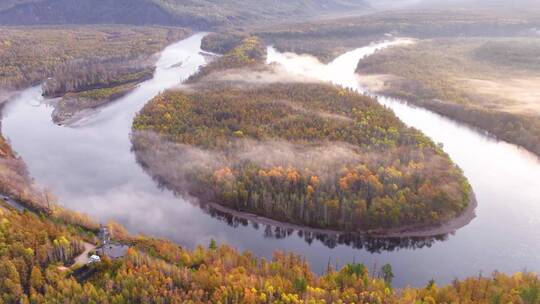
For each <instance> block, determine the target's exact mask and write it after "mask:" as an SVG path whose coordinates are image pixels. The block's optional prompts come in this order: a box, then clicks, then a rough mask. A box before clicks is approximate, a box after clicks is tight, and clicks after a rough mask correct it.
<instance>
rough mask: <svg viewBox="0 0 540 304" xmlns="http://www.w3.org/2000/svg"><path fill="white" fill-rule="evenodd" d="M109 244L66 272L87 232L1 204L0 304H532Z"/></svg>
mask: <svg viewBox="0 0 540 304" xmlns="http://www.w3.org/2000/svg"><path fill="white" fill-rule="evenodd" d="M111 228H113V229H111V232H112V237H113V239H115V240H117V241H122V242H124V243H128V244H130V245H131V248H130V249H129V250H128V252H127V254H126V255H125V256H124V257H122V258H120V259H117V260H110V259H108V258H104V259H103V260H102V262H101V263H98V264H92V265H87V266H82V267H81V268H77V267H72V268H71V269H68V268H65V267H62V266H63V265H66V264H67V265H69V264H70V263H71V260H72V258H73V257H74V256H75V255H77V254H79V253H80V252H81V251H82V249H81V242H82V241H83V240H93V239H94V238H95V236H94V233H93V232H92V231H88V230H84V229H81V228H78V227H75V226H72V225H69V224H66V223H64V222H58V221H54V220H51V219H49V218H48V217H46V216H43V215H42V216H38V215H35V214H33V213H29V212H23V213H20V212H18V211H15V210H12V209H10V208H9V207H7V206H5V205H4V204H3V202H0V275H1V277H2V280H1V281H0V303H6V304H15V303H60V302H61V303H370V304H373V303H523V304H538V303H539V302H540V279H539V278H538V276H537V275H535V274H532V273H516V274H514V275H512V276H508V275H505V274H501V273H494V274H493V275H492V276H489V277H484V276H477V277H473V278H468V279H465V280H462V281H459V280H455V281H454V282H453V283H452V284H450V285H447V286H441V287H439V286H437V284H436V283H435V282H433V281H431V282H427V284H426V286H425V287H422V288H404V289H394V288H392V277H393V273H392V268H391V266H390V265H384V266H383V267H382V268H381V269H377V270H376V271H374V272H371V273H370V272H369V271H368V267H366V266H365V265H363V264H361V263H352V264H346V265H344V266H343V267H342V268H341V269H336V268H333V267H332V266H330V265H329V267H328V269H327V271H326V272H325V274H323V275H316V274H314V273H313V272H311V271H310V270H309V266H308V265H307V264H306V262H305V261H304V260H303V259H302V258H301V257H299V256H297V255H294V254H292V253H289V254H287V253H282V252H276V253H275V254H274V256H273V258H272V259H270V260H266V259H264V258H257V257H255V256H253V255H252V254H250V253H249V252H243V253H240V252H238V251H236V250H234V249H233V248H231V247H229V246H226V245H221V246H218V245H217V244H216V243H215V242H213V241H212V242H211V243H210V245H209V246H208V248H203V247H200V246H199V247H197V248H195V249H194V250H186V249H183V248H181V247H179V246H177V245H175V244H173V243H171V242H169V241H165V240H157V239H152V238H147V237H143V236H138V237H133V236H130V235H129V234H127V233H125V231H123V230H122V228H121V227H119V226H117V225H112V226H111Z"/></svg>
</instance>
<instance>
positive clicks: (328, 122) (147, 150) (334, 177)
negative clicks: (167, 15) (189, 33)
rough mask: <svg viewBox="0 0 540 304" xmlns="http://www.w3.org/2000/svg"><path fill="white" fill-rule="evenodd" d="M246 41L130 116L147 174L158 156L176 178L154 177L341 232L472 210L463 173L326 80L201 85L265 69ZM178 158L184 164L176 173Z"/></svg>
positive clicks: (437, 219)
mask: <svg viewBox="0 0 540 304" xmlns="http://www.w3.org/2000/svg"><path fill="white" fill-rule="evenodd" d="M254 41H256V40H255V38H248V39H245V40H244V43H243V44H241V45H240V46H239V47H237V48H235V49H233V50H232V51H231V52H230V53H228V54H226V55H224V56H223V57H221V58H220V59H218V60H216V61H214V62H213V63H212V64H210V65H209V66H208V67H207V68H205V69H202V70H201V72H202V74H200V75H199V76H195V78H194V79H195V80H198V82H197V81H194V80H193V81H192V85H193V89H187V90H184V91H170V92H166V93H164V94H161V95H159V96H157V97H156V98H154V99H153V100H152V101H151V102H150V103H149V104H147V105H146V106H145V107H144V108H143V110H142V111H141V113H140V114H139V115H138V116H137V118H136V119H135V121H134V123H133V129H134V130H135V131H136V132H135V135H134V136H133V142H134V145H135V149H136V150H137V152H138V155H139V157H140V159H141V160H142V162H143V163H145V162H149V163H146V165H147V166H149V167H150V168H151V167H152V164H154V165H155V161H157V160H159V159H162V158H163V159H166V160H167V162H168V164H167V166H169V167H170V168H171V171H174V172H170V173H166V172H162V173H161V174H162V175H164V176H160V178H162V179H165V180H166V181H169V183H170V184H171V185H172V186H173V187H175V188H177V189H176V190H178V191H182V190H187V191H189V192H192V193H193V194H196V195H197V196H198V197H200V198H203V200H210V201H212V202H215V203H218V204H221V205H224V206H226V207H229V208H231V209H234V210H240V211H247V212H250V213H255V214H258V215H262V216H265V217H270V218H273V219H276V220H280V221H285V222H289V223H294V224H302V225H307V226H311V227H317V228H329V229H337V230H344V231H356V232H359V231H366V230H370V229H381V228H399V227H407V226H420V225H434V224H440V223H442V222H445V221H448V220H449V219H451V218H453V217H455V216H457V215H459V214H460V213H461V212H463V211H464V209H465V208H466V207H467V206H468V204H469V200H470V198H471V193H470V186H469V185H468V183H467V181H466V180H465V178H464V177H463V175H462V172H461V171H460V169H459V168H457V167H456V166H455V165H454V164H453V163H452V162H451V161H450V159H449V158H448V156H447V155H446V154H445V153H444V152H443V151H442V150H441V149H440V148H439V147H438V146H437V145H435V144H434V143H433V142H432V141H431V140H430V139H429V138H427V137H426V136H424V135H422V134H421V133H420V132H419V131H417V130H414V129H411V128H408V127H406V126H405V125H404V124H403V123H402V122H400V121H399V119H398V118H397V117H396V116H395V115H394V114H393V113H392V112H391V111H389V110H388V109H386V108H384V107H383V106H381V105H379V104H378V103H377V102H376V101H375V100H374V99H372V98H370V97H366V96H362V95H359V94H358V93H355V92H353V91H351V90H347V89H343V88H339V87H335V86H332V85H330V84H323V83H306V82H291V83H283V82H280V81H278V82H276V83H268V84H258V85H250V84H243V85H237V84H236V85H235V84H232V83H230V82H227V81H224V82H222V83H219V81H217V82H212V83H205V79H209V78H211V77H206V78H205V76H207V75H208V74H210V73H211V72H214V73H215V72H219V73H222V72H223V69H224V68H227V67H229V66H231V67H233V68H239V66H238V64H236V63H238V62H240V63H244V62H245V64H243V65H244V70H242V71H241V73H245V74H243V75H248V74H249V73H253V71H254V70H256V69H259V70H260V69H262V67H261V65H260V64H257V62H260V61H262V60H261V56H260V52H253V51H252V50H253V49H258V47H255V46H257V45H258V44H257V43H254ZM246 50H248V51H246ZM246 54H248V56H247V58H246V57H245V55H246ZM231 58H236V59H238V58H244V60H241V61H238V60H236V59H235V60H231ZM262 58H264V57H262ZM229 62H233V63H235V64H232V65H230V64H228V63H229ZM269 69H271V68H269ZM148 131H152V132H157V133H159V134H161V135H162V136H163V137H164V138H165V139H166V140H168V141H171V142H174V143H176V144H177V145H169V144H166V143H162V144H160V143H159V141H157V142H156V139H155V137H152V136H151V135H147V133H148ZM160 147H161V149H160ZM171 149H172V150H174V152H171V151H168V150H171ZM160 153H162V154H160ZM149 154H153V155H149ZM167 155H168V156H167ZM171 157H172V159H171ZM175 159H179V160H180V159H181V160H182V163H190V164H191V165H189V166H181V167H180V168H175V167H174V166H173V165H171V163H174V160H175ZM172 168H174V169H172ZM150 171H152V170H151V169H150ZM158 175H159V174H158ZM186 183H187V188H188V189H181V188H182V187H184V186H186ZM179 188H180V189H179Z"/></svg>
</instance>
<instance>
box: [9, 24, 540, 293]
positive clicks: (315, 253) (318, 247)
mask: <svg viewBox="0 0 540 304" xmlns="http://www.w3.org/2000/svg"><path fill="white" fill-rule="evenodd" d="M203 35H204V34H196V35H194V36H192V37H190V38H188V39H186V40H183V41H181V42H178V43H176V44H174V45H171V46H169V47H168V48H166V49H165V50H164V51H163V52H162V54H161V57H160V59H159V61H158V63H157V69H156V73H155V76H154V78H153V79H152V80H149V81H147V82H144V83H143V84H141V85H140V87H138V88H137V89H136V90H135V91H133V92H131V93H130V94H129V95H127V96H125V97H123V98H121V99H119V100H118V101H116V102H114V103H112V104H110V105H109V106H106V107H103V108H101V109H99V110H98V111H96V112H95V113H93V115H90V116H89V117H88V118H86V119H84V120H82V121H80V122H78V123H77V124H76V125H74V126H70V127H66V126H57V125H55V124H53V123H52V121H51V112H52V107H51V106H50V105H48V102H46V101H45V100H44V99H43V98H42V97H41V90H40V88H39V87H34V88H29V89H27V90H25V91H23V92H22V93H21V95H20V96H19V97H18V98H16V99H15V100H13V101H12V102H10V103H9V104H8V105H7V107H6V108H5V109H4V111H3V115H4V117H3V122H2V128H3V132H4V135H6V137H8V138H9V140H10V142H11V144H12V146H13V148H14V149H15V151H17V152H18V153H19V154H20V156H21V157H23V159H24V160H25V161H26V163H27V165H28V168H29V171H30V173H31V175H32V176H33V177H34V179H35V181H36V183H37V184H38V185H40V186H44V187H48V188H50V189H51V190H52V191H53V192H54V193H55V194H56V195H57V196H58V197H59V200H60V202H61V203H62V204H63V205H65V206H66V207H68V208H71V209H74V210H78V211H82V212H85V213H87V214H89V215H91V216H94V217H96V218H97V219H99V220H100V221H102V222H106V221H108V220H115V221H118V222H120V223H122V224H123V225H125V226H126V227H127V228H128V229H129V230H130V231H131V232H133V233H145V234H149V235H153V236H158V237H165V238H170V239H172V240H174V241H176V242H178V243H179V244H181V245H182V246H186V247H189V248H192V247H194V246H196V245H198V244H201V245H204V246H206V245H208V244H209V242H210V240H211V239H215V240H217V241H218V242H222V243H227V244H230V245H232V246H234V247H236V248H238V249H240V250H250V251H252V252H254V253H255V254H257V255H259V256H265V257H270V256H271V255H272V252H273V251H275V250H285V251H294V252H296V253H298V254H300V255H303V256H305V257H306V258H307V260H308V261H309V262H310V264H311V265H312V268H313V270H314V271H316V272H323V271H324V269H326V267H327V265H328V262H329V261H330V262H331V263H332V264H338V265H343V264H344V263H346V262H351V261H353V260H355V261H357V262H358V261H361V262H364V263H365V264H366V265H367V266H368V267H369V268H370V269H372V268H379V267H380V266H382V265H383V264H386V263H390V264H391V265H392V267H393V270H394V273H395V274H396V278H395V280H394V283H395V285H396V286H398V287H400V286H406V285H412V286H423V285H425V284H426V283H427V282H428V281H429V280H430V279H435V280H436V281H437V282H438V283H440V284H442V283H448V282H450V281H451V280H452V279H454V278H463V277H466V276H471V275H477V274H478V273H479V272H482V273H484V274H489V273H491V272H492V271H494V270H500V271H504V272H509V273H510V272H515V271H522V270H524V269H527V270H531V271H540V259H539V253H538V252H540V162H539V160H538V158H537V157H535V156H533V155H532V154H530V153H528V152H526V151H524V150H522V149H520V148H517V147H516V146H513V145H510V144H507V143H504V142H498V141H495V140H493V139H491V138H489V137H487V136H485V135H483V134H481V133H480V132H477V131H475V130H472V129H470V128H468V127H466V126H463V125H460V124H458V123H456V122H453V121H451V120H449V119H446V118H444V117H441V116H439V115H437V114H433V113H432V112H429V111H426V110H423V109H419V108H414V107H410V106H408V105H406V104H404V103H401V102H398V101H396V100H393V99H389V98H384V97H379V101H380V102H381V103H383V104H385V105H387V106H388V107H389V108H391V109H392V110H394V112H395V113H396V114H397V115H398V116H399V117H400V118H401V119H402V120H403V121H404V122H405V123H407V124H408V125H411V126H413V127H416V128H418V129H420V130H422V131H423V132H424V133H426V134H427V135H429V136H430V137H431V138H433V139H434V140H435V141H436V142H440V143H442V144H443V145H444V149H445V151H446V152H448V153H449V155H450V156H451V157H452V159H453V160H454V161H455V162H456V163H457V164H458V165H459V166H460V167H461V168H462V169H463V170H464V172H465V175H466V176H467V178H468V179H469V180H470V182H471V184H472V186H473V189H474V191H475V193H476V196H477V200H478V208H477V210H476V214H477V217H476V218H475V219H474V220H473V221H472V222H471V223H470V224H469V225H467V226H466V227H464V228H462V229H460V230H458V231H457V232H456V233H455V234H452V235H447V236H440V237H437V238H428V239H423V238H416V239H381V240H379V239H355V240H350V239H347V238H344V237H342V238H339V239H335V238H331V237H327V236H324V235H312V234H308V233H301V232H300V233H299V232H296V231H293V230H291V229H280V228H279V227H270V226H265V225H262V224H257V223H253V222H249V221H245V220H241V219H236V218H233V217H231V216H228V215H224V214H221V215H219V214H216V213H214V212H209V211H207V210H205V209H202V208H200V207H199V206H198V205H196V204H194V203H192V200H191V199H190V198H185V197H178V196H175V195H174V194H173V193H171V192H170V191H168V190H166V189H164V188H163V187H161V186H159V184H158V183H157V182H155V181H154V180H153V179H152V178H151V177H150V176H148V175H147V174H146V173H145V171H144V170H143V169H142V168H141V166H140V165H139V164H138V163H137V161H136V160H135V156H134V154H133V153H132V151H131V142H130V139H129V133H130V130H131V122H132V119H133V117H134V116H135V115H136V113H137V112H138V111H139V110H140V109H141V108H142V107H143V105H144V104H145V103H146V102H148V100H150V99H151V98H152V97H153V96H155V95H156V94H158V93H159V92H161V91H163V90H165V89H168V88H171V87H174V86H176V85H178V84H179V83H180V82H181V80H183V79H185V78H186V77H188V76H189V75H191V74H193V73H194V72H195V71H196V70H197V69H198V67H199V66H200V65H202V64H204V63H205V57H204V56H203V55H201V54H200V41H201V39H202V37H203ZM391 44H392V43H381V44H378V45H372V46H369V47H364V48H360V49H358V50H355V51H352V52H349V53H346V54H344V55H343V56H340V57H339V58H337V59H336V60H335V61H333V62H331V63H330V64H328V65H324V64H321V63H319V62H318V61H316V60H315V59H314V58H312V57H310V56H298V55H294V54H281V53H279V52H276V51H275V50H273V49H272V48H269V62H279V63H281V64H283V65H284V66H285V67H286V68H287V69H289V70H290V72H291V73H297V74H302V75H305V76H310V77H316V78H319V79H323V80H329V81H333V82H335V83H338V84H341V85H344V86H348V87H351V88H354V89H357V90H359V91H360V92H365V90H364V89H363V88H361V87H360V86H359V85H358V81H357V80H358V79H357V78H356V77H357V76H355V74H354V70H355V68H356V64H357V62H358V60H361V58H363V57H364V56H368V55H369V54H372V53H373V52H374V51H376V50H377V49H380V48H383V47H388V46H391ZM179 62H182V63H183V64H182V65H176V64H177V63H179ZM210 214H212V216H210Z"/></svg>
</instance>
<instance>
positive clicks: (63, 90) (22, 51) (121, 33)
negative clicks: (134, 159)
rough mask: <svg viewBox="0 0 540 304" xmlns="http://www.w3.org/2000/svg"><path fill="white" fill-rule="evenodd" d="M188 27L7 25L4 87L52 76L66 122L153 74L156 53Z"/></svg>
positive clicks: (48, 84)
mask: <svg viewBox="0 0 540 304" xmlns="http://www.w3.org/2000/svg"><path fill="white" fill-rule="evenodd" d="M188 33H189V31H188V30H184V29H179V28H165V27H126V26H74V27H64V28H58V27H36V28H18V27H5V28H2V29H1V31H0V45H1V46H2V47H1V48H0V61H2V66H1V67H0V90H2V89H3V90H6V91H7V90H17V89H20V88H23V87H26V86H29V85H35V84H38V83H40V82H42V81H43V80H44V79H46V80H45V82H44V83H43V95H44V96H46V97H63V98H62V99H61V100H60V101H59V102H58V103H56V104H55V108H56V109H55V111H54V113H53V118H54V119H55V121H57V122H61V121H63V120H65V119H67V118H70V117H71V116H73V115H74V114H75V113H76V112H78V111H80V110H82V109H87V108H94V107H97V106H99V105H103V104H105V103H107V102H110V101H112V100H113V99H116V98H118V97H120V96H122V95H124V94H126V93H127V92H129V91H130V90H132V89H133V88H134V87H135V86H136V85H137V84H138V83H140V82H142V81H144V80H147V79H149V78H151V77H152V75H153V72H154V63H155V59H156V58H154V55H155V54H156V53H157V52H159V51H160V50H161V49H163V48H164V47H165V46H166V45H168V44H170V43H172V42H174V41H178V40H180V39H181V38H184V37H186V36H187V34H188ZM28 45H36V47H34V48H28Z"/></svg>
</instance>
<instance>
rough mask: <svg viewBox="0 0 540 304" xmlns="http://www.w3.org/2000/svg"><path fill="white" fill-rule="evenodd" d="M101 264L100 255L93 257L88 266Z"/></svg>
mask: <svg viewBox="0 0 540 304" xmlns="http://www.w3.org/2000/svg"><path fill="white" fill-rule="evenodd" d="M99 262H101V258H100V257H99V255H95V254H94V255H92V256H91V257H90V259H89V260H88V264H92V263H99Z"/></svg>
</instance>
